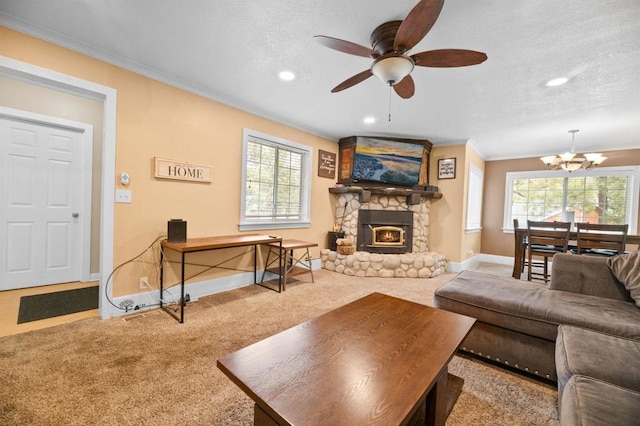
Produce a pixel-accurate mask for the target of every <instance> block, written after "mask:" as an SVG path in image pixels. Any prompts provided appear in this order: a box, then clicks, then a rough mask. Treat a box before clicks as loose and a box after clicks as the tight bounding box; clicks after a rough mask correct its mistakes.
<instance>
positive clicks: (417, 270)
mask: <svg viewBox="0 0 640 426" xmlns="http://www.w3.org/2000/svg"><path fill="white" fill-rule="evenodd" d="M330 192H331V193H332V194H333V196H334V197H336V200H335V201H336V203H335V217H334V223H335V224H337V225H338V226H339V227H340V228H341V230H342V231H343V232H344V233H345V238H347V239H349V240H351V241H352V242H353V243H354V244H356V252H355V253H354V254H351V255H343V254H338V253H337V252H335V251H332V250H329V249H324V250H322V251H321V253H320V257H321V260H322V265H323V268H325V269H328V270H332V271H336V272H339V273H344V274H346V275H355V276H360V277H384V278H392V277H410V278H415V277H419V278H429V277H436V276H438V275H440V274H442V273H444V272H445V271H446V266H447V260H446V258H445V257H444V256H443V255H440V254H438V253H434V252H429V249H428V248H429V245H428V243H429V208H430V205H431V198H430V197H424V196H422V197H421V196H418V197H410V196H408V195H406V194H405V193H404V192H402V191H399V190H396V191H394V192H397V193H398V194H397V195H396V194H386V193H385V190H380V191H379V193H377V194H376V193H373V191H371V193H370V194H366V195H364V194H363V192H358V191H357V190H356V191H354V190H353V189H351V188H349V189H347V190H342V189H341V190H334V191H331V190H330ZM365 192H368V191H365ZM436 198H437V197H436Z"/></svg>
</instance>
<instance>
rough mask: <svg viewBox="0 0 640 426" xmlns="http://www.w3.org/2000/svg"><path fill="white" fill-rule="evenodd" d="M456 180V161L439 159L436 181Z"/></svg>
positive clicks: (453, 159)
mask: <svg viewBox="0 0 640 426" xmlns="http://www.w3.org/2000/svg"><path fill="white" fill-rule="evenodd" d="M455 178H456V159H455V158H441V159H439V160H438V179H455Z"/></svg>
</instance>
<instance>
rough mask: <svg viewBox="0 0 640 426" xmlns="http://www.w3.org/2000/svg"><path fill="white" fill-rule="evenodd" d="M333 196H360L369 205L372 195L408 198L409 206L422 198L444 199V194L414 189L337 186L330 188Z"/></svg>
mask: <svg viewBox="0 0 640 426" xmlns="http://www.w3.org/2000/svg"><path fill="white" fill-rule="evenodd" d="M329 193H331V194H358V196H359V199H360V202H361V203H368V202H369V200H370V198H371V195H372V194H373V195H378V196H380V195H386V196H391V197H398V196H399V197H402V196H404V197H407V205H410V206H411V205H415V204H420V198H435V199H438V198H442V193H441V192H437V191H427V190H422V189H414V188H387V187H377V186H374V187H366V186H336V187H332V188H329Z"/></svg>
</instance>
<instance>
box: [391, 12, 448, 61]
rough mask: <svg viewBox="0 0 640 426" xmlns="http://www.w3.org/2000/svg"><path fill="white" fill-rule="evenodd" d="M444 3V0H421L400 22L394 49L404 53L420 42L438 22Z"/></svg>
mask: <svg viewBox="0 0 640 426" xmlns="http://www.w3.org/2000/svg"><path fill="white" fill-rule="evenodd" d="M443 5H444V0H420V2H418V4H416V5H415V6H414V7H413V9H411V12H409V14H408V15H407V17H406V18H404V21H402V24H400V28H398V32H397V33H396V38H395V41H394V42H393V47H394V49H396V50H398V49H399V51H400V53H404V52H406V51H407V50H411V48H412V47H413V46H415V45H416V44H418V43H419V42H420V40H422V38H423V37H424V36H425V35H426V34H427V33H428V32H429V30H430V29H431V27H433V24H435V23H436V20H437V19H438V16H439V15H440V11H441V10H442V6H443Z"/></svg>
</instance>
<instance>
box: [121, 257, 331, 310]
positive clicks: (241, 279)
mask: <svg viewBox="0 0 640 426" xmlns="http://www.w3.org/2000/svg"><path fill="white" fill-rule="evenodd" d="M311 267H312V269H313V270H314V271H316V270H318V269H321V267H322V261H321V260H320V259H314V260H312V261H311ZM262 273H263V270H258V272H257V274H258V280H260V278H261V277H262ZM277 277H278V276H277V275H276V274H272V273H271V272H267V273H266V275H265V281H268V280H272V279H275V278H277ZM250 285H254V282H253V272H242V273H239V274H234V275H230V276H227V277H222V278H214V279H211V280H205V281H199V282H197V283H188V284H185V286H184V292H185V294H188V295H189V298H190V299H191V300H192V301H195V300H196V299H198V298H200V297H205V296H211V295H213V294H218V293H223V292H225V291H229V290H235V289H238V288H242V287H247V286H250ZM159 292H160V290H159V289H156V290H151V291H147V292H144V293H136V294H130V295H128V296H120V297H115V298H113V303H114V304H115V305H116V306H122V305H124V304H126V305H127V306H129V308H127V310H124V309H118V308H116V307H114V306H109V309H110V311H111V316H112V317H118V316H122V315H127V314H130V313H132V312H142V311H145V310H149V309H154V308H157V307H158V306H159V304H160V295H159ZM179 300H180V286H179V285H176V286H173V287H171V288H170V289H168V290H166V289H165V294H164V299H163V303H167V304H171V303H176V302H178V301H179ZM121 304H122V305H121ZM136 307H137V308H138V309H136Z"/></svg>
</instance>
